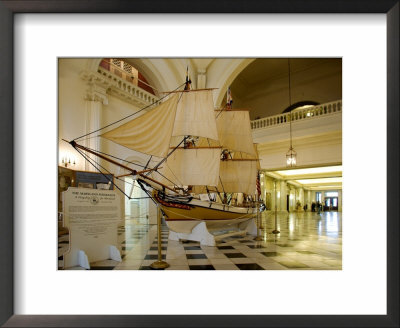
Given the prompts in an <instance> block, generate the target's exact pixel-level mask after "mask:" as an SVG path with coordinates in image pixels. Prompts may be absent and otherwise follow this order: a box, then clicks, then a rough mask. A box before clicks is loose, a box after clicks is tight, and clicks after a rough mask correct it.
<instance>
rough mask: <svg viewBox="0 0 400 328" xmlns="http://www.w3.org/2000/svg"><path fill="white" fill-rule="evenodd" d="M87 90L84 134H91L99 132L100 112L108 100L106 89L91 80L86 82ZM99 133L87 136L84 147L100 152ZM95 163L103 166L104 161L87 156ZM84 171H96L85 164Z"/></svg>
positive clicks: (100, 123)
mask: <svg viewBox="0 0 400 328" xmlns="http://www.w3.org/2000/svg"><path fill="white" fill-rule="evenodd" d="M88 86H89V88H88V89H87V93H86V97H85V100H86V133H91V132H93V131H97V130H99V129H100V128H101V127H102V125H103V120H102V112H103V105H107V104H108V98H107V94H106V89H105V88H103V87H100V86H98V85H96V84H95V83H94V82H92V80H89V82H88ZM99 133H100V131H99V132H95V133H93V134H91V135H88V136H87V137H86V138H85V139H86V140H85V146H86V147H88V148H91V149H94V150H98V151H102V150H103V149H102V143H101V138H100V137H96V136H97V135H98V134H99ZM88 156H89V157H90V158H91V159H93V160H94V161H95V162H97V163H99V164H100V165H102V166H104V164H105V163H104V161H99V159H98V158H97V156H94V155H88ZM85 170H86V171H97V170H96V169H95V168H94V167H93V165H91V164H90V163H88V162H87V161H86V162H85Z"/></svg>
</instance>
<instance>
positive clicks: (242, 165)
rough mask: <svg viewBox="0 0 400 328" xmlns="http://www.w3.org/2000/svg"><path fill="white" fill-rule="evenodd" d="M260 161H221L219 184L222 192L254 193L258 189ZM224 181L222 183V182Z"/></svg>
mask: <svg viewBox="0 0 400 328" xmlns="http://www.w3.org/2000/svg"><path fill="white" fill-rule="evenodd" d="M257 162H258V161H251V160H250V161H239V160H238V161H235V160H233V161H232V160H228V161H221V165H220V173H219V174H220V177H221V181H220V183H219V185H218V190H219V191H220V192H242V193H245V194H248V195H253V194H254V193H255V190H256V177H257ZM221 182H222V183H221Z"/></svg>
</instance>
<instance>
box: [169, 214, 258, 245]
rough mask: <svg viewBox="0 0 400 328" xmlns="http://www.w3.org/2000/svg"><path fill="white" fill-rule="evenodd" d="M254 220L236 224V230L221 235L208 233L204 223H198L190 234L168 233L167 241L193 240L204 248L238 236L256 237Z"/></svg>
mask: <svg viewBox="0 0 400 328" xmlns="http://www.w3.org/2000/svg"><path fill="white" fill-rule="evenodd" d="M254 220H255V219H249V220H248V221H246V222H242V223H240V224H238V227H237V230H234V231H227V232H224V231H222V232H223V233H221V234H218V232H215V231H213V233H212V232H210V231H209V230H208V229H207V224H206V223H205V222H200V223H199V224H198V225H196V226H195V227H194V228H193V229H192V232H191V233H178V232H175V231H172V230H170V231H169V239H170V240H176V241H179V240H193V241H198V242H200V245H204V246H216V244H217V242H218V241H219V240H221V239H224V238H228V237H232V236H238V235H243V236H245V235H246V234H250V235H257V225H256V224H255V222H254Z"/></svg>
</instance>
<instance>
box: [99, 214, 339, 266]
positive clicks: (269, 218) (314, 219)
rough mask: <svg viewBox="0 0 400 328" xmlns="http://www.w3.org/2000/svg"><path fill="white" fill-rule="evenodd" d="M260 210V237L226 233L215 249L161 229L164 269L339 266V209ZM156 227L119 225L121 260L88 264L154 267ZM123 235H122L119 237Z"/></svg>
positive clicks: (156, 252) (135, 224)
mask: <svg viewBox="0 0 400 328" xmlns="http://www.w3.org/2000/svg"><path fill="white" fill-rule="evenodd" d="M274 222H275V216H274V214H273V213H264V215H263V218H262V224H263V227H264V229H263V230H262V231H261V237H263V239H264V240H263V241H254V236H250V235H247V236H245V237H229V238H226V239H223V240H221V241H220V242H219V243H218V244H217V246H216V247H209V246H202V245H200V244H199V243H198V242H192V241H179V242H178V241H172V240H168V228H167V227H166V226H163V228H162V238H161V242H162V258H163V260H164V261H166V262H167V263H168V264H169V265H170V267H169V268H167V269H166V270H341V269H342V238H341V213H338V212H324V213H321V215H318V214H317V213H311V212H308V213H290V214H279V215H278V216H277V222H278V225H277V228H278V230H280V234H272V233H271V231H272V230H274V228H275V224H274ZM156 232H157V230H156V227H155V226H152V227H150V226H148V225H146V224H144V223H138V222H132V224H128V225H126V226H125V228H121V229H120V231H119V234H120V236H121V238H122V239H123V240H122V239H121V240H122V241H121V248H122V252H121V254H122V257H123V261H122V262H116V261H112V260H107V261H101V262H97V263H91V269H92V270H111V269H114V270H153V269H152V268H151V267H150V264H151V263H153V262H154V261H156V260H157V259H158V248H157V242H158V240H157V233H156ZM123 237H125V238H123Z"/></svg>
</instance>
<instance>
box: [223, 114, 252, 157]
mask: <svg viewBox="0 0 400 328" xmlns="http://www.w3.org/2000/svg"><path fill="white" fill-rule="evenodd" d="M216 116H217V128H218V135H219V140H220V142H221V145H222V147H223V148H227V149H229V150H233V151H240V152H243V153H247V154H249V155H250V156H253V158H256V153H255V151H254V146H253V138H252V135H251V128H250V116H249V112H248V111H235V110H224V111H217V112H216Z"/></svg>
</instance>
